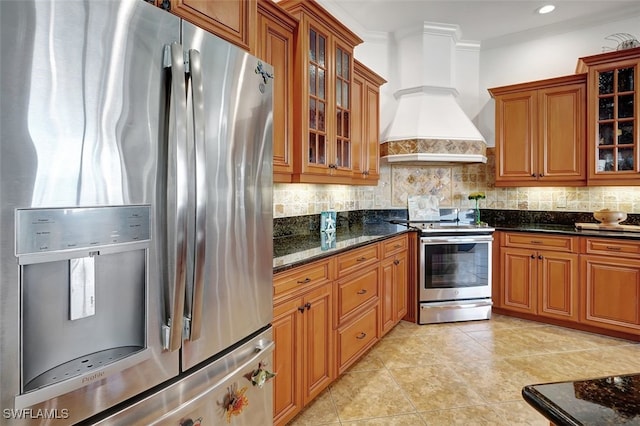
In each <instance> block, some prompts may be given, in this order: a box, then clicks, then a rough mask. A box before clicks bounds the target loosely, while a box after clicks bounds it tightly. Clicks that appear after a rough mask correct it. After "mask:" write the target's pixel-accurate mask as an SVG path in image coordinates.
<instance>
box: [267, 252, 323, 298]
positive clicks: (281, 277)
mask: <svg viewBox="0 0 640 426" xmlns="http://www.w3.org/2000/svg"><path fill="white" fill-rule="evenodd" d="M332 265H333V262H332V259H327V260H322V261H319V262H314V263H311V264H309V265H303V266H300V267H297V268H294V269H291V270H288V271H283V272H280V273H278V274H276V275H274V276H273V295H274V297H277V296H282V295H285V294H287V293H289V292H293V291H296V290H299V289H302V288H309V287H310V286H314V285H316V284H324V283H327V282H329V281H331V280H332V279H333V273H332Z"/></svg>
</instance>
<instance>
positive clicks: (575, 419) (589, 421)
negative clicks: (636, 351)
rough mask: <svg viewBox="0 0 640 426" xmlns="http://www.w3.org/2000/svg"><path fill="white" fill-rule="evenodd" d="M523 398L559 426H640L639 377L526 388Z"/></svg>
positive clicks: (598, 379) (621, 376)
mask: <svg viewBox="0 0 640 426" xmlns="http://www.w3.org/2000/svg"><path fill="white" fill-rule="evenodd" d="M522 397H523V398H524V399H525V401H527V403H529V405H531V406H532V407H533V408H535V409H536V410H537V411H538V412H540V413H541V414H542V415H543V416H545V417H546V418H547V419H549V421H551V422H552V423H554V424H556V425H558V426H579V425H583V426H591V425H593V426H596V425H597V426H602V425H640V374H626V375H619V376H609V377H601V378H596V379H588V380H577V381H567V382H557V383H545V384H538V385H529V386H525V387H524V388H523V389H522Z"/></svg>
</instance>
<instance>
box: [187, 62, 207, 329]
mask: <svg viewBox="0 0 640 426" xmlns="http://www.w3.org/2000/svg"><path fill="white" fill-rule="evenodd" d="M189 69H190V73H191V85H190V87H191V92H192V93H191V98H192V99H193V104H192V105H191V106H192V108H193V139H194V147H195V176H196V179H195V180H196V183H195V184H196V191H195V192H196V193H195V199H196V202H195V208H196V212H195V222H196V223H195V255H194V273H193V300H192V305H191V306H192V308H191V313H190V315H189V316H190V318H191V328H190V331H191V332H190V335H189V339H190V340H197V339H198V338H199V337H200V335H201V329H202V309H203V300H204V263H205V254H206V214H207V211H206V210H207V170H206V153H205V126H204V123H205V116H204V86H203V81H202V64H201V61H200V52H199V51H198V50H195V49H190V50H189Z"/></svg>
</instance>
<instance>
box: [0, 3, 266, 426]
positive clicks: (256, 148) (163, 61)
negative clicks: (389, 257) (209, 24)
mask: <svg viewBox="0 0 640 426" xmlns="http://www.w3.org/2000/svg"><path fill="white" fill-rule="evenodd" d="M0 32H1V34H0V43H1V52H0V53H1V56H0V58H2V59H1V60H0V87H1V90H2V92H1V103H0V107H1V110H0V117H1V118H0V119H1V121H0V204H1V208H0V232H1V234H2V238H1V240H0V326H1V329H0V383H1V384H2V385H1V386H0V396H1V399H0V409H1V411H0V415H1V416H2V417H1V418H0V423H1V424H8V425H14V424H15V425H21V424H30V425H31V424H53V425H56V424H64V425H68V424H72V423H77V422H88V423H104V424H126V425H132V424H144V425H148V424H155V423H157V424H174V425H179V424H184V425H186V424H201V425H213V424H233V425H256V424H260V425H263V424H270V423H271V417H272V403H273V402H272V400H273V396H272V383H271V382H270V378H271V377H272V375H273V374H274V372H272V371H271V365H270V364H271V360H272V350H273V341H272V331H271V327H270V322H271V319H272V315H273V314H272V312H273V310H272V290H271V289H272V283H271V277H272V189H271V188H272V161H271V158H272V148H271V145H272V122H271V120H272V86H273V74H272V69H271V67H270V66H269V65H268V64H265V63H263V62H261V61H260V60H258V59H257V58H255V57H253V56H251V55H249V54H247V53H246V52H244V51H242V50H240V49H238V48H236V47H235V46H233V45H231V44H229V43H227V42H226V41H224V40H222V39H220V38H217V37H215V36H213V35H212V34H210V33H207V32H206V31H204V30H202V29H199V28H197V27H195V26H194V25H191V24H190V23H188V22H185V21H183V20H180V19H179V18H177V17H175V16H173V15H171V14H170V13H167V12H165V11H163V10H160V9H158V8H156V7H154V6H152V5H150V4H148V3H145V2H144V1H142V0H129V1H125V0H123V1H103V0H73V1H71V0H70V1H66V0H56V1H45V0H18V1H11V0H3V1H1V2H0Z"/></svg>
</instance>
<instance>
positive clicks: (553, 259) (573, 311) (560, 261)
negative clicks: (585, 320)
mask: <svg viewBox="0 0 640 426" xmlns="http://www.w3.org/2000/svg"><path fill="white" fill-rule="evenodd" d="M538 256H539V258H538V268H539V269H538V277H539V278H538V280H539V284H540V286H539V288H538V315H541V316H546V317H551V318H558V319H563V320H571V321H577V320H578V294H577V293H578V255H577V254H572V253H566V254H565V253H554V252H539V254H538Z"/></svg>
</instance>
